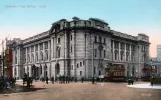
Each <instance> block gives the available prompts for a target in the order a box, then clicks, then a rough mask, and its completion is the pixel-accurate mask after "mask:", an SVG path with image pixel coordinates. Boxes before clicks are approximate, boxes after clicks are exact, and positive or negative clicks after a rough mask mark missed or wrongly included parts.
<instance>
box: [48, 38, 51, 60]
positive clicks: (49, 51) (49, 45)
mask: <svg viewBox="0 0 161 100" xmlns="http://www.w3.org/2000/svg"><path fill="white" fill-rule="evenodd" d="M50 59H51V40H49V41H48V60H49V61H50Z"/></svg>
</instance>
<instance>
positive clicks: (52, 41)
mask: <svg viewBox="0 0 161 100" xmlns="http://www.w3.org/2000/svg"><path fill="white" fill-rule="evenodd" d="M50 57H51V59H53V58H54V40H53V37H51V53H50Z"/></svg>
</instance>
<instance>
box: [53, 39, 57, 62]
mask: <svg viewBox="0 0 161 100" xmlns="http://www.w3.org/2000/svg"><path fill="white" fill-rule="evenodd" d="M53 39H54V43H53V44H54V48H53V51H54V59H56V56H57V54H56V45H57V39H56V37H54V38H53Z"/></svg>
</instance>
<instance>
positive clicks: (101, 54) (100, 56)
mask: <svg viewBox="0 0 161 100" xmlns="http://www.w3.org/2000/svg"><path fill="white" fill-rule="evenodd" d="M101 57H102V52H101V50H100V58H101Z"/></svg>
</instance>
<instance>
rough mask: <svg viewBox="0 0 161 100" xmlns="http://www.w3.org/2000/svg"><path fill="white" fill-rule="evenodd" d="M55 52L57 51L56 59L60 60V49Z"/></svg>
mask: <svg viewBox="0 0 161 100" xmlns="http://www.w3.org/2000/svg"><path fill="white" fill-rule="evenodd" d="M57 51H58V54H57V58H60V49H58V50H57Z"/></svg>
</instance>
